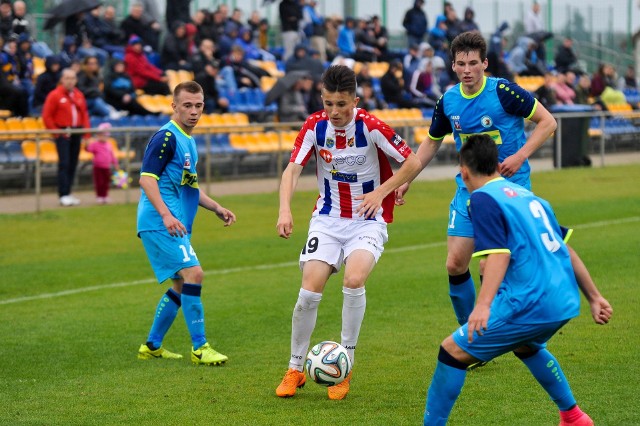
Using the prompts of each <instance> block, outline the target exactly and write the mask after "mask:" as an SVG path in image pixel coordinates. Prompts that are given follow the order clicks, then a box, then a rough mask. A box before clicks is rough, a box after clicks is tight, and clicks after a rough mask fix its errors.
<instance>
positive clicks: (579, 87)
mask: <svg viewBox="0 0 640 426" xmlns="http://www.w3.org/2000/svg"><path fill="white" fill-rule="evenodd" d="M575 91H576V104H580V105H591V106H592V107H594V108H595V109H597V110H599V111H606V110H607V107H606V105H605V104H604V103H603V102H602V101H600V100H599V99H596V98H594V97H592V96H591V77H590V76H589V74H587V73H584V74H582V75H581V76H580V77H578V84H576V88H575Z"/></svg>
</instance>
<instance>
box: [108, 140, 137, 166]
mask: <svg viewBox="0 0 640 426" xmlns="http://www.w3.org/2000/svg"><path fill="white" fill-rule="evenodd" d="M107 141H108V142H109V143H110V144H111V148H112V149H113V153H114V154H115V156H116V158H117V159H118V160H125V159H127V158H128V159H129V160H133V159H134V158H136V153H135V151H133V150H130V151H128V152H127V151H125V150H123V149H120V146H119V145H118V141H117V140H116V138H114V137H110V138H108V139H107Z"/></svg>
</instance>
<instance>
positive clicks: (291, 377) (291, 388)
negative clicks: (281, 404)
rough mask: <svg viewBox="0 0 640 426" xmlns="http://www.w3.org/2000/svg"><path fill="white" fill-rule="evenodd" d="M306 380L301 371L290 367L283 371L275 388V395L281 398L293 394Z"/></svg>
mask: <svg viewBox="0 0 640 426" xmlns="http://www.w3.org/2000/svg"><path fill="white" fill-rule="evenodd" d="M306 382H307V376H305V375H304V373H303V372H302V371H298V370H296V369H295V368H290V369H288V370H287V372H286V373H285V375H284V378H283V379H282V382H281V383H280V386H278V388H277V389H276V395H278V396H279V397H281V398H288V397H290V396H293V395H295V393H296V390H297V389H298V388H301V387H304V384H305V383H306Z"/></svg>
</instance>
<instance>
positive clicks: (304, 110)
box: [278, 74, 313, 123]
mask: <svg viewBox="0 0 640 426" xmlns="http://www.w3.org/2000/svg"><path fill="white" fill-rule="evenodd" d="M312 86H313V78H312V77H311V75H310V74H307V75H305V76H303V77H301V78H300V79H298V81H296V82H295V83H294V84H293V87H291V89H289V90H287V91H286V92H284V94H283V95H282V96H280V98H279V99H278V120H279V121H280V122H281V123H290V122H296V121H304V120H306V119H307V117H308V116H309V114H310V112H309V110H308V107H307V105H308V104H307V101H306V98H307V96H308V95H309V92H310V91H311V88H312Z"/></svg>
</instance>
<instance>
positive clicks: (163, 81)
mask: <svg viewBox="0 0 640 426" xmlns="http://www.w3.org/2000/svg"><path fill="white" fill-rule="evenodd" d="M142 49H143V47H142V39H140V37H138V36H136V35H133V36H131V38H130V39H129V42H128V45H127V47H126V49H125V54H124V62H125V64H126V66H127V73H128V74H129V76H130V77H131V81H133V86H134V87H135V88H136V89H140V90H142V91H143V92H145V93H147V94H150V95H168V94H170V93H171V89H170V88H169V86H168V85H167V83H168V82H169V78H168V77H167V76H166V75H164V72H163V71H162V70H161V69H160V68H158V67H156V66H155V65H153V64H152V63H151V62H149V60H148V59H147V56H146V55H145V54H144V52H143V50H142Z"/></svg>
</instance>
